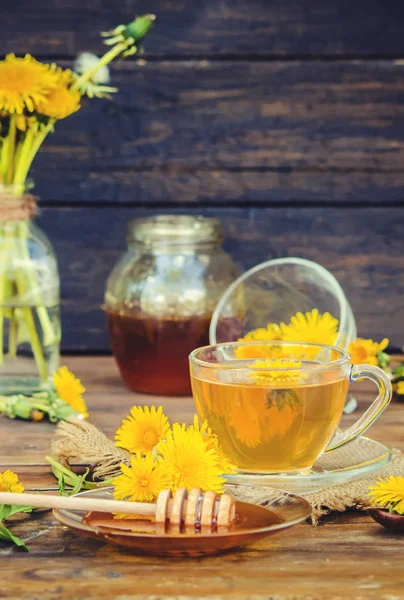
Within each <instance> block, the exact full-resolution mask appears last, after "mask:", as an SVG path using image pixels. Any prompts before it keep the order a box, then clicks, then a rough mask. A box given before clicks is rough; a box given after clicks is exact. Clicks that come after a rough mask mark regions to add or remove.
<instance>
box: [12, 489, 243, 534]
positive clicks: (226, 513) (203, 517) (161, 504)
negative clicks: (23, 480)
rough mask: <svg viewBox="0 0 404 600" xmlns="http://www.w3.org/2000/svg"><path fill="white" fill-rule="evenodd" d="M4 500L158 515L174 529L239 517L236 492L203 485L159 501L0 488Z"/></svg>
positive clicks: (211, 524) (218, 525) (165, 494)
mask: <svg viewBox="0 0 404 600" xmlns="http://www.w3.org/2000/svg"><path fill="white" fill-rule="evenodd" d="M0 504H14V505H17V506H32V507H35V508H56V509H67V510H83V511H91V512H106V513H125V514H133V515H137V516H144V517H149V518H150V517H155V522H156V523H157V524H160V525H163V526H165V525H166V524H167V523H168V524H169V525H170V528H171V529H172V528H178V530H180V529H181V526H182V525H184V526H185V528H190V527H191V528H192V529H193V530H195V529H199V528H205V527H209V528H211V529H216V528H222V527H229V526H230V525H231V524H232V523H233V522H234V520H235V517H236V503H235V500H234V498H233V496H231V495H230V494H222V495H220V496H219V495H218V494H216V492H212V491H206V492H202V491H201V490H200V489H199V488H194V489H192V490H190V492H189V493H188V491H187V490H185V489H180V490H177V491H176V492H175V494H174V496H173V495H172V493H171V490H163V491H162V492H160V494H159V495H158V497H157V502H156V504H148V503H145V502H125V501H122V500H103V499H101V498H86V497H85V496H82V497H77V496H48V495H47V494H26V493H22V494H15V493H12V492H0Z"/></svg>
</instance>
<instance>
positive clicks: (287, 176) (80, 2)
mask: <svg viewBox="0 0 404 600" xmlns="http://www.w3.org/2000/svg"><path fill="white" fill-rule="evenodd" d="M1 6H2V20H1V25H0V27H1V36H0V49H1V51H2V52H3V53H5V52H10V51H14V52H16V53H25V52H30V53H32V54H34V55H36V56H37V57H38V58H42V59H46V60H55V61H58V62H60V63H61V64H63V65H64V66H67V65H70V64H71V62H72V60H73V58H74V56H75V54H76V53H77V52H78V51H81V50H92V51H94V52H101V51H102V46H101V44H100V41H99V38H98V32H99V31H100V30H105V29H107V28H109V27H111V26H114V25H117V24H119V23H124V22H127V21H129V20H131V19H132V17H133V15H134V14H139V13H142V12H154V13H156V15H157V21H156V25H155V27H154V30H153V31H152V33H151V34H150V35H149V37H148V39H147V43H146V54H145V56H144V58H145V59H146V64H143V63H139V62H138V61H137V60H136V59H133V60H128V61H126V62H121V63H120V64H116V66H114V68H113V78H114V83H115V84H116V85H117V86H119V88H120V93H119V94H118V95H117V96H116V97H115V99H114V101H113V102H106V101H105V102H104V101H95V102H93V103H92V106H91V108H90V107H88V106H87V107H86V108H84V109H83V110H82V111H80V113H78V114H77V115H75V116H73V117H71V118H70V119H68V120H66V121H64V122H62V123H59V126H58V128H57V132H56V133H55V134H54V135H53V136H52V137H51V138H50V139H48V141H47V143H46V145H45V147H44V148H43V150H42V151H41V153H40V155H39V156H38V158H37V161H36V164H35V170H34V177H35V180H36V183H37V192H38V194H39V195H40V196H41V198H42V203H41V204H42V211H41V215H40V218H39V224H40V225H41V226H42V228H43V229H44V230H45V231H46V232H47V233H48V234H49V236H50V238H51V239H52V241H53V243H54V245H55V247H56V251H57V254H58V257H59V261H60V269H61V276H62V281H63V285H62V293H63V319H64V349H65V350H68V351H78V350H82V351H91V350H97V351H101V350H106V349H108V341H107V336H106V332H105V325H104V315H103V313H102V311H101V309H100V305H101V304H102V299H103V290H104V285H105V280H106V277H107V274H108V272H109V271H110V269H111V267H112V265H113V264H114V262H115V261H116V259H117V257H118V256H119V254H120V253H121V251H122V249H123V248H124V235H125V229H126V225H127V222H128V219H130V218H132V217H135V216H137V215H144V214H154V213H156V212H179V213H190V214H198V213H202V214H209V215H215V216H218V217H219V218H221V219H222V221H223V225H224V229H225V236H226V239H225V247H226V248H227V250H228V251H229V252H230V253H231V254H232V255H233V256H234V257H235V259H236V260H237V261H238V262H239V263H240V264H241V265H242V266H243V267H244V268H248V267H251V266H253V265H254V264H256V263H258V262H260V261H262V260H264V259H268V258H271V257H280V256H285V255H289V256H296V255H297V256H303V257H306V258H310V259H313V260H316V261H318V262H320V263H321V264H322V265H324V266H325V267H327V268H329V269H330V270H331V271H332V273H334V274H335V275H336V277H337V278H338V279H339V281H340V282H341V284H342V285H343V287H344V289H345V290H346V293H347V295H348V297H349V299H350V301H351V303H352V306H353V309H354V312H355V315H356V318H357V322H358V326H359V331H360V333H361V334H362V335H364V336H374V337H376V338H379V337H382V336H384V335H388V336H389V337H390V338H391V340H392V342H393V343H394V344H395V345H402V344H404V277H403V270H404V253H403V251H404V202H403V200H404V63H403V62H402V61H401V60H400V59H401V58H404V34H403V26H404V5H403V3H402V2H400V1H398V0H396V1H387V2H386V1H385V0H384V1H383V0H367V1H366V2H365V0H357V1H356V2H352V0H334V1H333V2H328V1H324V0H198V1H196V0H148V1H146V0H139V1H137V2H135V1H134V0H121V1H120V2H117V1H116V0H53V2H52V3H51V2H49V0H35V2H31V1H30V0H14V1H7V2H6V1H5V0H2V2H1Z"/></svg>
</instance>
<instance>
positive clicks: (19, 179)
mask: <svg viewBox="0 0 404 600" xmlns="http://www.w3.org/2000/svg"><path fill="white" fill-rule="evenodd" d="M34 139H35V130H34V129H33V128H32V127H31V128H29V129H28V131H27V133H26V134H25V138H24V141H23V142H22V144H21V148H20V152H19V156H18V160H16V168H15V173H14V183H16V184H24V183H25V180H26V177H27V174H28V170H29V167H30V165H28V159H29V157H30V154H31V149H32V145H33V142H34ZM16 159H17V157H16Z"/></svg>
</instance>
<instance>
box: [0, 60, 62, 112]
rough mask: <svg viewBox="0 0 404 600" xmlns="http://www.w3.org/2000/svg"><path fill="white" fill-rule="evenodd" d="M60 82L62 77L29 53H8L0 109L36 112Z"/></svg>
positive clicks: (0, 64) (0, 76)
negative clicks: (59, 79) (22, 55)
mask: <svg viewBox="0 0 404 600" xmlns="http://www.w3.org/2000/svg"><path fill="white" fill-rule="evenodd" d="M57 85H58V78H57V77H56V76H55V73H54V72H53V71H52V69H51V68H50V67H49V65H44V64H43V63H40V62H38V61H37V60H35V58H33V57H32V56H30V55H29V54H26V55H25V56H24V58H17V57H16V56H15V55H14V54H8V55H7V56H6V58H5V59H4V60H2V61H0V110H4V111H6V112H7V113H9V114H17V115H21V114H22V113H23V112H24V110H25V109H26V110H28V111H29V112H33V111H35V110H36V108H37V105H38V104H39V103H40V102H43V101H45V99H46V95H47V94H48V93H49V92H50V90H52V89H53V88H55V87H56V86H57Z"/></svg>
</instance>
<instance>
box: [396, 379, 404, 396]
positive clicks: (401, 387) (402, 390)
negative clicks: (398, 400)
mask: <svg viewBox="0 0 404 600" xmlns="http://www.w3.org/2000/svg"><path fill="white" fill-rule="evenodd" d="M394 391H395V392H396V393H397V394H398V395H399V396H402V395H404V381H399V382H398V383H397V384H396V386H395V390H394Z"/></svg>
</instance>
